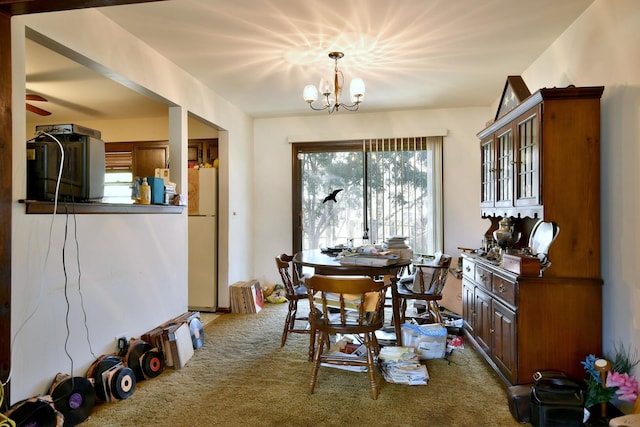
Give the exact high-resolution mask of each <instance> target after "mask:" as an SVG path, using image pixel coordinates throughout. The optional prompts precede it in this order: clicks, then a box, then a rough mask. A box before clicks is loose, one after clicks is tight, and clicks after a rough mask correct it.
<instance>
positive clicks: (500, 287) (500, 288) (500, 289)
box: [498, 284, 505, 293]
mask: <svg viewBox="0 0 640 427" xmlns="http://www.w3.org/2000/svg"><path fill="white" fill-rule="evenodd" d="M504 291H505V287H504V285H502V284H501V285H500V286H498V292H500V293H503V292H504Z"/></svg>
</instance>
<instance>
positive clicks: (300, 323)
mask: <svg viewBox="0 0 640 427" xmlns="http://www.w3.org/2000/svg"><path fill="white" fill-rule="evenodd" d="M292 261H293V255H287V254H282V255H278V256H277V257H276V265H277V267H278V273H279V274H280V278H281V279H282V284H283V285H284V288H285V297H286V298H287V301H288V304H289V307H288V310H287V316H286V317H285V319H284V329H283V330H282V337H281V339H280V347H284V345H285V344H286V342H287V337H288V336H289V334H292V333H296V334H308V335H310V337H309V360H311V359H312V358H313V349H314V347H315V334H312V333H311V327H310V325H309V315H308V314H302V315H299V314H298V301H300V300H305V299H306V298H307V288H306V287H305V284H304V280H303V278H302V277H301V276H300V275H299V274H298V270H297V269H296V268H295V265H293V262H292Z"/></svg>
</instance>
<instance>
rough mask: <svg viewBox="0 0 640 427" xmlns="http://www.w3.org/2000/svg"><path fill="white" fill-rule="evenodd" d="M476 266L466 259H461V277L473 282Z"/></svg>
mask: <svg viewBox="0 0 640 427" xmlns="http://www.w3.org/2000/svg"><path fill="white" fill-rule="evenodd" d="M475 274H476V265H475V264H474V263H473V262H472V261H469V260H468V259H466V258H462V275H463V276H464V277H466V278H467V279H469V280H475Z"/></svg>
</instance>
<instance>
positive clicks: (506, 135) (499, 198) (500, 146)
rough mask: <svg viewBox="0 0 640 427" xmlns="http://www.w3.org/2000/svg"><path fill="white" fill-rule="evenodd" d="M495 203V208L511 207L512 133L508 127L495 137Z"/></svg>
mask: <svg viewBox="0 0 640 427" xmlns="http://www.w3.org/2000/svg"><path fill="white" fill-rule="evenodd" d="M496 166H497V167H496V201H495V206H496V207H501V208H508V207H512V206H513V175H514V153H513V131H512V128H511V127H509V128H507V129H504V130H502V131H499V132H498V133H497V136H496Z"/></svg>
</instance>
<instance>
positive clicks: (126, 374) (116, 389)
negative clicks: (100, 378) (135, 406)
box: [109, 366, 136, 400]
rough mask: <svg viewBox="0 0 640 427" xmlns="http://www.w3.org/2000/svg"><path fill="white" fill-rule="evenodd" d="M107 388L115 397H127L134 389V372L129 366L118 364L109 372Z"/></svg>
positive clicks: (121, 398)
mask: <svg viewBox="0 0 640 427" xmlns="http://www.w3.org/2000/svg"><path fill="white" fill-rule="evenodd" d="M109 388H110V389H111V394H112V395H113V397H115V398H116V399H118V400H124V399H126V398H128V397H129V396H131V395H132V394H133V392H134V390H135V389H136V374H134V373H133V370H132V369H131V368H128V367H126V366H118V367H117V368H115V369H114V370H113V371H112V372H110V373H109Z"/></svg>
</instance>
